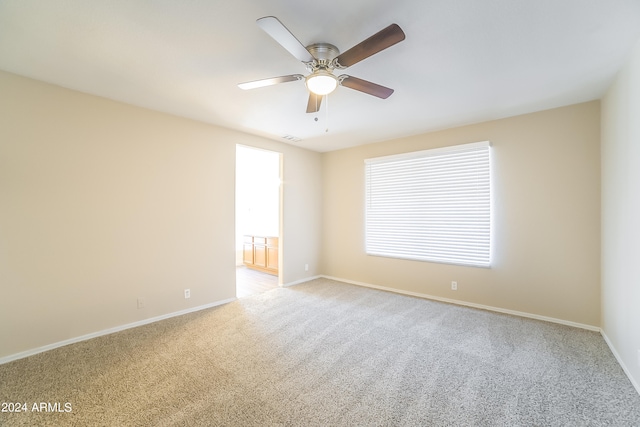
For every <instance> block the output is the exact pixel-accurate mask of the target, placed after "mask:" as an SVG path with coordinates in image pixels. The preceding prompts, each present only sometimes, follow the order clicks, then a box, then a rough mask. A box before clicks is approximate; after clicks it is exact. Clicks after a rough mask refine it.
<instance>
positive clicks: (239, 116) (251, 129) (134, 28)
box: [0, 0, 640, 151]
mask: <svg viewBox="0 0 640 427" xmlns="http://www.w3.org/2000/svg"><path fill="white" fill-rule="evenodd" d="M268 15H273V16H276V17H278V18H279V19H280V20H281V21H282V22H283V23H284V25H286V26H287V28H289V30H290V31H291V32H292V33H293V34H294V35H295V36H296V37H297V38H298V39H299V40H300V41H301V42H302V43H303V44H305V45H309V44H311V43H316V42H327V43H332V44H334V45H336V46H337V47H338V48H339V49H340V50H341V51H342V52H344V51H346V50H347V49H349V48H350V47H352V46H353V45H355V44H357V43H359V42H360V41H362V40H364V39H365V38H367V37H369V36H371V35H373V34H374V33H376V32H378V31H379V30H381V29H382V28H384V27H386V26H387V25H389V24H391V23H397V24H398V25H400V27H401V28H402V29H403V30H404V32H405V34H406V40H405V41H403V42H401V43H399V44H397V45H395V46H392V47H391V48H389V49H387V50H385V51H383V52H380V53H378V54H377V55H374V56H372V57H370V58H368V59H366V60H364V61H362V62H360V63H358V64H356V65H354V66H353V67H350V68H348V69H347V70H346V71H345V73H347V74H350V75H353V76H356V77H360V78H363V79H366V80H369V81H373V82H375V83H379V84H381V85H384V86H388V87H391V88H393V89H395V93H394V94H393V95H391V97H390V98H388V99H386V100H381V99H378V98H375V97H372V96H369V95H366V94H363V93H360V92H357V91H354V90H351V89H348V88H346V87H339V88H338V89H337V90H336V92H334V93H333V94H331V95H330V97H329V102H328V103H324V105H323V108H322V109H321V110H320V112H319V113H317V114H306V113H305V108H306V102H307V96H308V95H307V92H306V88H305V86H304V83H303V82H291V83H284V84H280V85H277V86H270V87H265V88H260V89H254V90H252V91H243V90H241V89H239V88H238V87H237V86H236V84H237V83H240V82H245V81H249V80H257V79H262V78H268V77H274V76H281V75H287V74H298V73H299V74H306V69H305V67H304V65H303V64H302V63H300V62H299V61H297V60H296V59H295V58H293V57H292V56H291V55H290V54H289V53H288V52H287V51H286V50H284V49H283V48H282V47H281V46H280V45H278V44H277V43H276V42H275V41H274V40H273V39H272V38H270V37H269V36H268V35H267V34H266V33H265V32H263V31H262V30H261V29H260V28H259V27H258V26H257V25H256V23H255V20H256V19H257V18H260V17H263V16H268ZM639 37H640V0H394V1H389V0H348V1H345V0H323V1H307V0H304V1H301V0H271V1H264V0H235V1H223V0H208V1H207V0H110V1H103V0H75V1H74V0H40V1H37V0H0V69H2V70H5V71H9V72H12V73H16V74H20V75H24V76H27V77H31V78H35V79H38V80H43V81H45V82H49V83H53V84H57V85H60V86H63V87H67V88H71V89H75V90H78V91H82V92H86V93H90V94H94V95H99V96H103V97H106V98H110V99H114V100H118V101H122V102H126V103H129V104H133V105H138V106H142V107H146V108H150V109H154V110H158V111H163V112H167V113H171V114H175V115H178V116H183V117H188V118H192V119H196V120H200V121H204V122H208V123H212V124H215V125H220V126H224V127H228V128H232V129H237V130H241V131H244V132H248V133H253V134H256V135H262V136H266V137H268V138H273V139H276V140H279V141H285V140H283V139H282V136H283V135H293V136H295V137H298V138H300V139H301V141H299V142H295V143H293V144H294V145H298V146H301V147H305V148H309V149H312V150H316V151H331V150H336V149H340V148H345V147H349V146H355V145H359V144H365V143H369V142H374V141H380V140H386V139H391V138H396V137H400V136H407V135H412V134H418V133H423V132H427V131H431V130H435V129H442V128H446V127H452V126H459V125H462V124H468V123H475V122H480V121H485V120H491V119H496V118H501V117H507V116H513V115H517V114H523V113H527V112H532V111H539V110H543V109H548V108H554V107H558V106H562V105H569V104H574V103H578V102H584V101H589V100H593V99H598V98H600V97H601V96H602V95H603V94H604V92H605V90H606V89H607V87H608V85H609V84H610V83H611V81H612V79H613V77H614V76H615V73H616V72H617V71H618V70H619V69H620V67H621V66H622V64H623V63H624V62H625V60H626V57H627V54H628V53H629V52H630V50H631V48H632V46H633V45H634V44H635V42H636V41H637V40H638V38H639ZM0 96H1V94H0ZM326 104H328V106H329V108H328V113H327V111H326V109H325V107H326ZM316 118H317V119H318V120H317V121H316V120H315V119H316ZM327 128H328V131H327Z"/></svg>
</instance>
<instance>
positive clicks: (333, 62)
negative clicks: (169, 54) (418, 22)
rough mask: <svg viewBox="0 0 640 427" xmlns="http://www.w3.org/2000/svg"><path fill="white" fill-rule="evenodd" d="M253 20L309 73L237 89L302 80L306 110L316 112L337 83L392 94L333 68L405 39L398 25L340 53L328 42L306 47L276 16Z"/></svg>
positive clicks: (348, 64)
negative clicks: (335, 72)
mask: <svg viewBox="0 0 640 427" xmlns="http://www.w3.org/2000/svg"><path fill="white" fill-rule="evenodd" d="M256 22H257V24H258V26H259V27H260V28H262V29H263V30H264V31H265V32H266V33H267V34H269V35H270V36H271V37H272V38H273V39H274V40H275V41H277V42H278V43H279V44H280V45H281V46H282V47H284V48H285V49H286V50H287V51H289V53H291V54H292V55H293V56H294V57H296V58H297V59H298V60H299V61H302V63H303V64H304V65H305V66H306V67H307V70H308V71H309V73H310V74H309V75H307V76H306V77H305V76H303V75H302V74H291V75H288V76H280V77H272V78H270V79H262V80H255V81H251V82H246V83H240V84H239V85H238V87H240V89H245V90H247V89H255V88H259V87H264V86H271V85H274V84H278V83H286V82H293V81H298V80H304V81H305V84H306V86H307V89H308V90H309V101H308V103H307V113H315V112H317V111H318V110H319V109H320V104H321V102H322V98H323V97H324V96H325V95H328V94H330V93H331V92H333V91H334V90H335V89H336V87H337V86H338V85H340V86H345V87H348V88H350V89H355V90H357V91H360V92H364V93H367V94H369V95H373V96H377V97H378V98H382V99H387V98H388V97H389V96H390V95H391V94H392V93H393V89H390V88H388V87H384V86H381V85H379V84H376V83H372V82H369V81H367V80H363V79H359V78H357V77H353V76H349V75H347V74H342V75H340V76H337V77H336V76H335V75H334V74H333V71H334V70H336V69H339V70H342V69H345V68H347V67H350V66H352V65H354V64H357V63H358V62H360V61H362V60H363V59H366V58H368V57H370V56H372V55H374V54H376V53H378V52H380V51H382V50H384V49H386V48H388V47H391V46H393V45H394V44H396V43H399V42H401V41H402V40H404V38H405V35H404V32H403V31H402V29H401V28H400V27H399V26H398V25H397V24H391V25H389V26H388V27H386V28H384V29H383V30H381V31H379V32H377V33H376V34H374V35H372V36H371V37H369V38H368V39H366V40H364V41H362V42H360V43H358V44H357V45H355V46H353V47H352V48H351V49H349V50H347V51H346V52H344V53H340V51H339V50H338V48H337V47H335V46H334V45H332V44H329V43H314V44H311V45H309V46H306V47H305V46H304V45H303V44H302V43H300V41H299V40H298V39H297V38H296V37H295V36H294V35H293V34H291V32H290V31H289V30H288V29H287V27H285V26H284V25H283V24H282V22H280V21H279V20H278V18H276V17H275V16H265V17H264V18H260V19H258V20H257V21H256Z"/></svg>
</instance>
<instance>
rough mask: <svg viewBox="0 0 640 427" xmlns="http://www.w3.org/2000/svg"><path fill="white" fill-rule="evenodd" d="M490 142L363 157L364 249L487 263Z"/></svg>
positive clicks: (392, 254) (374, 252)
mask: <svg viewBox="0 0 640 427" xmlns="http://www.w3.org/2000/svg"><path fill="white" fill-rule="evenodd" d="M490 160H491V156H490V143H489V142H488V141H485V142H477V143H472V144H463V145H457V146H452V147H446V148H438V149H433V150H425V151H417V152H413V153H406V154H400V155H395V156H387V157H377V158H373V159H367V160H365V174H366V176H365V190H366V209H365V210H366V219H365V247H366V253H367V254H369V255H377V256H385V257H393V258H404V259H412V260H420V261H433V262H442V263H450V264H462V265H472V266H479V267H488V266H489V265H490V261H491V259H490V258H491V176H490V171H491V163H490Z"/></svg>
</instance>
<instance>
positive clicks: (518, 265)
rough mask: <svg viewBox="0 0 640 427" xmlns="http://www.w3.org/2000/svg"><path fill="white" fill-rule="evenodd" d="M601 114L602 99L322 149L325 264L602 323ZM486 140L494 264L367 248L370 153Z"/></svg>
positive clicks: (364, 278) (395, 283) (386, 283)
mask: <svg viewBox="0 0 640 427" xmlns="http://www.w3.org/2000/svg"><path fill="white" fill-rule="evenodd" d="M599 123H600V105H599V102H598V101H595V102H590V103H585V104H579V105H575V106H570V107H565V108H559V109H554V110H549V111H542V112H538V113H534V114H527V115H523V116H518V117H513V118H508V119H503V120H497V121H492V122H486V123H481V124H477V125H471V126H465V127H460V128H456V129H450V130H445V131H441V132H435V133H429V134H424V135H418V136H413V137H409V138H404V139H397V140H393V141H387V142H382V143H376V144H371V145H366V146H360V147H356V148H351V149H346V150H341V151H335V152H330V153H325V154H324V155H323V180H324V186H323V195H324V212H323V216H324V219H323V224H324V225H323V227H324V229H323V235H324V238H323V250H322V267H321V270H322V272H323V273H324V274H326V275H329V276H333V277H338V278H343V279H348V280H352V281H355V282H363V283H367V284H372V285H376V286H383V287H389V288H394V289H398V290H401V291H406V292H412V293H419V294H426V295H431V296H435V297H440V298H449V299H455V300H459V301H464V302H467V303H472V304H480V305H485V306H491V307H497V308H501V309H505V310H514V311H520V312H524V313H531V314H534V315H538V316H546V317H551V318H556V319H560V320H564V321H569V322H576V323H580V324H584V325H590V326H599V324H600V267H599V265H600V261H599V260H600V127H599ZM485 140H489V141H491V143H492V147H493V148H492V156H493V157H492V159H493V192H494V193H493V199H494V206H493V207H494V210H493V218H494V233H493V266H492V268H490V269H483V268H473V267H462V266H455V265H446V264H436V263H428V262H416V261H407V260H399V259H390V258H381V257H374V256H367V255H365V253H364V193H363V191H364V181H363V178H364V159H366V158H370V157H377V156H385V155H390V154H397V153H404V152H410V151H416V150H424V149H428V148H434V147H441V146H448V145H455V144H463V143H468V142H477V141H485ZM452 280H456V281H457V282H458V291H451V290H450V283H451V281H452Z"/></svg>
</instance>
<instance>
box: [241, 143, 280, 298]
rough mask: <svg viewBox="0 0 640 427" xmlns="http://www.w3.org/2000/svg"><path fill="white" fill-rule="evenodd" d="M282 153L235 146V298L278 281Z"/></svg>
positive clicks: (263, 290) (277, 283)
mask: <svg viewBox="0 0 640 427" xmlns="http://www.w3.org/2000/svg"><path fill="white" fill-rule="evenodd" d="M281 165H282V154H281V153H278V152H275V151H269V150H263V149H259V148H253V147H248V146H244V145H236V297H238V298H243V297H247V296H250V295H255V294H259V293H263V292H267V291H269V290H272V289H275V288H277V287H278V286H279V284H280V283H281V280H280V275H281V269H282V244H281V240H282V239H281V238H280V231H281V230H280V225H281V191H280V190H281V188H280V187H281V171H282V167H281Z"/></svg>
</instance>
